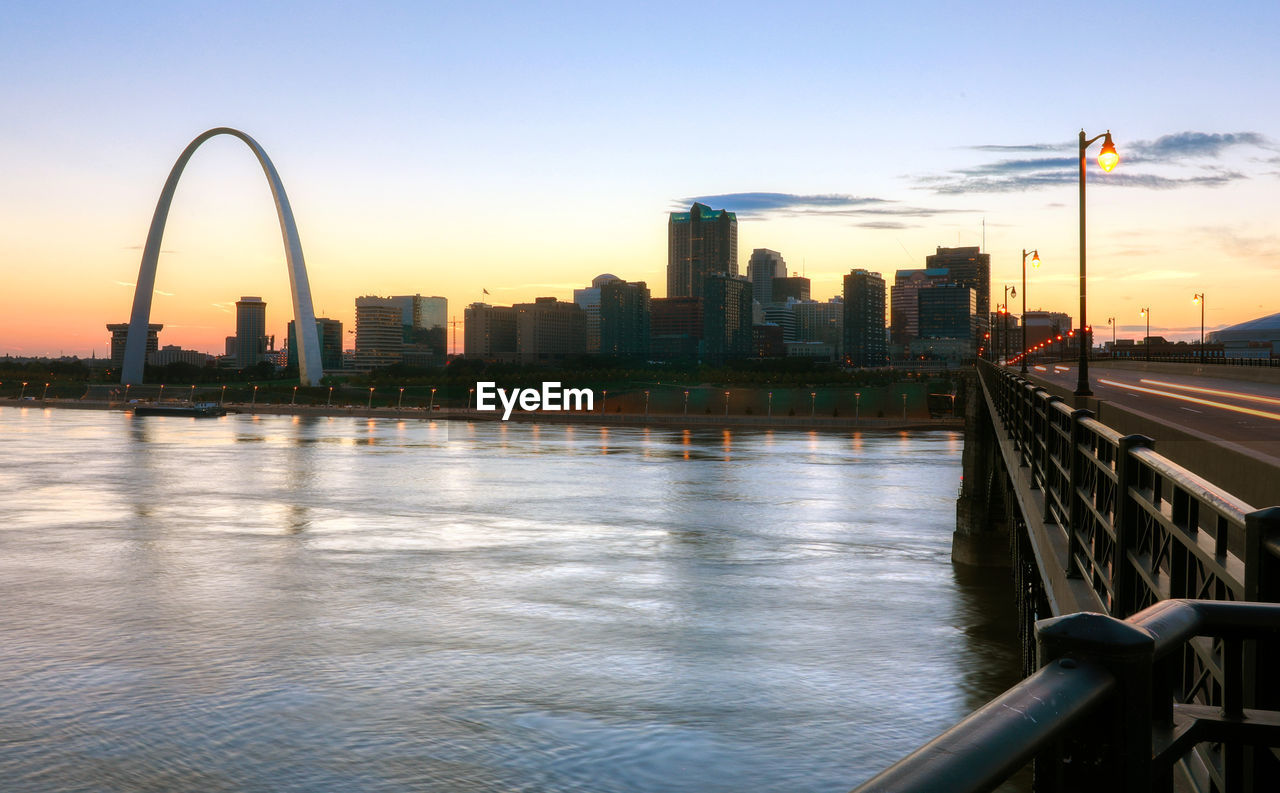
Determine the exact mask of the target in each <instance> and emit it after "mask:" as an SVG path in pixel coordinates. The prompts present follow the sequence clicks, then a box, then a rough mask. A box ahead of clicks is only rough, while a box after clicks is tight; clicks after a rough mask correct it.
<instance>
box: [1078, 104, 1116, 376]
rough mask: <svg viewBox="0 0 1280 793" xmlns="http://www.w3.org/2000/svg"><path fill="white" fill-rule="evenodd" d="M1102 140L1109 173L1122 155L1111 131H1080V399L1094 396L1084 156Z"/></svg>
mask: <svg viewBox="0 0 1280 793" xmlns="http://www.w3.org/2000/svg"><path fill="white" fill-rule="evenodd" d="M1099 139H1102V151H1101V152H1099V153H1098V165H1100V166H1101V167H1102V170H1103V171H1106V172H1108V173H1110V172H1111V169H1113V168H1115V167H1116V163H1118V162H1120V155H1119V154H1118V153H1117V152H1116V145H1115V144H1114V143H1112V142H1111V130H1107V131H1106V132H1105V133H1104V134H1102V135H1097V136H1095V137H1092V138H1085V136H1084V130H1083V129H1082V130H1080V329H1081V335H1080V376H1079V378H1077V380H1076V390H1075V395H1076V396H1079V397H1087V396H1093V391H1092V390H1091V389H1090V388H1089V334H1088V333H1085V332H1084V329H1085V328H1087V327H1088V326H1089V322H1088V320H1087V319H1086V317H1088V313H1087V306H1086V302H1085V294H1086V289H1085V251H1084V236H1085V235H1084V229H1085V223H1084V220H1085V213H1084V171H1085V167H1084V155H1085V150H1086V149H1088V148H1089V146H1090V145H1091V144H1092V143H1093V142H1094V141H1096V140H1099Z"/></svg>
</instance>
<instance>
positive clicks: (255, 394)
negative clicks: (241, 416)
mask: <svg viewBox="0 0 1280 793" xmlns="http://www.w3.org/2000/svg"><path fill="white" fill-rule="evenodd" d="M160 393H162V394H163V393H164V386H160ZM257 406H258V387H257V386H254V387H253V400H252V401H251V402H249V407H250V408H251V409H252V408H255V407H257Z"/></svg>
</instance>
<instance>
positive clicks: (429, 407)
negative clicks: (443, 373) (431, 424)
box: [427, 388, 436, 411]
mask: <svg viewBox="0 0 1280 793" xmlns="http://www.w3.org/2000/svg"><path fill="white" fill-rule="evenodd" d="M435 409H436V390H435V389H434V388H433V389H431V402H430V403H429V404H428V405H427V410H428V411H432V410H435Z"/></svg>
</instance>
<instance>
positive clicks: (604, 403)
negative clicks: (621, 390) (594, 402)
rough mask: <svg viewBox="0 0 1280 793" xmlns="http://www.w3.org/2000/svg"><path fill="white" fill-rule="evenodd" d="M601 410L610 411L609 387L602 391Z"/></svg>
mask: <svg viewBox="0 0 1280 793" xmlns="http://www.w3.org/2000/svg"><path fill="white" fill-rule="evenodd" d="M600 412H601V413H608V412H609V389H607V388H606V389H604V390H603V391H601V392H600Z"/></svg>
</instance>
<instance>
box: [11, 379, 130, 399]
mask: <svg viewBox="0 0 1280 793" xmlns="http://www.w3.org/2000/svg"><path fill="white" fill-rule="evenodd" d="M124 393H125V396H126V397H128V395H129V386H127V385H126V386H125V387H124ZM26 395H27V384H26V382H23V384H22V390H21V391H19V392H18V400H19V401H21V400H22V399H23V398H25V397H26Z"/></svg>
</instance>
